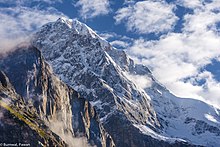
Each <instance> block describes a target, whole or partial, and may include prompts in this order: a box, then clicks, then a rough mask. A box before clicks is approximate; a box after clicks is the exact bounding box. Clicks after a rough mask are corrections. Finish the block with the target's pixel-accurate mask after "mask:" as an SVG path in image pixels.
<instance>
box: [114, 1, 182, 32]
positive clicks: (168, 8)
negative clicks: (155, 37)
mask: <svg viewBox="0 0 220 147" xmlns="http://www.w3.org/2000/svg"><path fill="white" fill-rule="evenodd" d="M174 8H175V7H174V5H168V4H167V3H166V2H163V1H150V0H147V1H141V2H137V3H135V4H131V5H128V6H127V7H123V8H121V9H119V10H118V11H117V12H116V16H115V17H114V19H115V20H116V24H119V23H125V25H126V27H127V30H128V31H135V32H137V33H140V34H149V33H160V32H168V31H170V30H172V28H173V27H174V25H175V22H176V21H177V19H178V18H177V17H176V16H175V14H174V12H173V10H174Z"/></svg>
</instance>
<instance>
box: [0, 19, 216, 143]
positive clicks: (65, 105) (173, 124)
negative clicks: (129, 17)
mask: <svg viewBox="0 0 220 147" xmlns="http://www.w3.org/2000/svg"><path fill="white" fill-rule="evenodd" d="M168 70H169V69H168ZM183 91H184V89H183ZM0 109H1V110H0V132H1V134H0V142H3V143H8V144H10V143H14V144H15V143H26V144H28V143H29V144H30V145H31V146H70V147H81V146H82V147H83V146H97V147H114V146H116V147H170V146H173V147H178V146H180V147H184V146H187V147H188V146H208V147H209V146H213V147H216V146H220V124H219V122H220V114H219V113H220V110H218V109H217V108H215V107H213V106H210V105H208V104H206V103H204V102H202V101H199V100H195V99H188V98H179V97H176V96H175V95H173V94H172V93H171V92H170V91H169V90H168V89H166V87H164V86H163V85H162V84H160V83H159V82H158V81H157V80H156V79H155V77H154V75H153V74H152V73H151V71H150V70H149V69H148V68H147V67H146V66H144V65H140V64H136V63H135V62H134V61H133V60H132V59H131V58H129V57H128V55H127V54H126V53H125V52H124V51H122V50H117V49H116V48H114V47H112V46H111V45H110V44H109V43H108V42H107V41H106V40H104V39H102V38H101V37H100V36H99V35H97V34H96V33H95V31H93V30H92V29H91V28H89V27H88V26H87V25H85V24H83V23H81V22H79V21H78V20H71V19H66V18H60V19H58V20H57V21H56V22H51V23H48V24H45V25H44V26H42V27H41V28H40V29H39V30H38V31H37V32H35V33H34V35H33V36H32V38H31V42H30V45H23V46H19V47H17V49H16V50H14V51H11V52H9V53H7V55H5V54H4V55H3V54H2V55H1V56H0Z"/></svg>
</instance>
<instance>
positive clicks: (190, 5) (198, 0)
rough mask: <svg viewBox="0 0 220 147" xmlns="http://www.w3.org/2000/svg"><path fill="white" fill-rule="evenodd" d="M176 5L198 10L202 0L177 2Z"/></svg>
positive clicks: (181, 0)
mask: <svg viewBox="0 0 220 147" xmlns="http://www.w3.org/2000/svg"><path fill="white" fill-rule="evenodd" d="M177 3H178V4H179V5H182V6H184V7H187V8H198V7H201V6H202V0H177Z"/></svg>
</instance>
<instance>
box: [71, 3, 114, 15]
mask: <svg viewBox="0 0 220 147" xmlns="http://www.w3.org/2000/svg"><path fill="white" fill-rule="evenodd" d="M75 6H76V7H80V10H79V13H80V16H81V17H82V18H84V19H88V18H93V17H96V16H99V15H106V14H108V13H109V12H110V3H109V0H79V1H78V2H77V3H76V4H75Z"/></svg>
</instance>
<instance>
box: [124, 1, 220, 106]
mask: <svg viewBox="0 0 220 147" xmlns="http://www.w3.org/2000/svg"><path fill="white" fill-rule="evenodd" d="M219 8H220V1H217V0H216V1H213V2H212V3H207V4H204V5H203V7H197V8H195V9H194V13H193V14H187V15H185V17H184V21H185V23H184V28H183V29H182V31H183V32H182V33H168V34H167V35H164V36H161V38H160V39H159V40H158V41H147V40H144V39H139V40H136V41H135V42H134V44H133V46H131V48H130V49H129V51H128V52H129V53H130V55H131V56H135V57H136V60H137V61H138V62H141V63H144V64H146V65H147V66H149V67H151V69H152V70H153V73H154V74H155V75H156V77H157V78H158V79H159V81H161V82H162V83H163V84H164V85H166V86H167V87H168V89H170V90H171V91H172V92H173V93H174V94H176V95H177V96H181V97H191V98H198V99H200V100H204V101H206V102H209V103H211V104H213V105H217V106H218V107H219V108H220V92H219V91H220V85H219V83H218V82H217V81H216V80H215V79H214V78H213V75H212V74H211V73H210V72H207V71H203V72H202V71H201V69H202V68H203V67H204V66H205V65H207V64H209V63H211V61H212V59H215V58H219V56H220V34H219V33H218V28H217V27H216V23H218V22H220V13H217V11H213V10H216V9H218V10H220V9H219ZM137 57H138V58H137ZM186 79H188V80H186ZM201 79H203V80H204V81H205V82H204V83H203V84H202V85H200V84H199V81H200V80H201Z"/></svg>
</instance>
